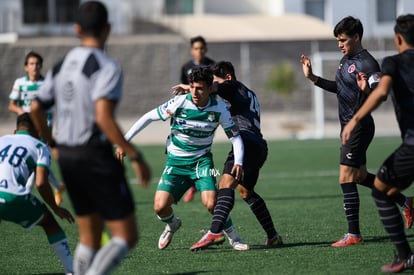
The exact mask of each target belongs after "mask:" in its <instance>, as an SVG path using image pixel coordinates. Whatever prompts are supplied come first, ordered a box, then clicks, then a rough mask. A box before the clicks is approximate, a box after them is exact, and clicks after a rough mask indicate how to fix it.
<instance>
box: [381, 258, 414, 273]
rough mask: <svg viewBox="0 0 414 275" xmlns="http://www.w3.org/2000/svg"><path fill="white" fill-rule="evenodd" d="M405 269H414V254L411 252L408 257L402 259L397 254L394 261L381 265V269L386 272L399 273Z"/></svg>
mask: <svg viewBox="0 0 414 275" xmlns="http://www.w3.org/2000/svg"><path fill="white" fill-rule="evenodd" d="M404 269H414V255H413V254H411V255H410V256H408V258H407V259H405V260H401V259H400V258H399V257H398V255H395V258H394V261H392V263H390V264H387V265H384V266H382V267H381V271H382V272H384V273H399V272H401V271H403V270H404Z"/></svg>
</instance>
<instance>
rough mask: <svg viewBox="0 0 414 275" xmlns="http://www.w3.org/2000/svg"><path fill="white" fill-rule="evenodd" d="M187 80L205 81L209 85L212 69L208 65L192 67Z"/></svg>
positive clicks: (211, 79)
mask: <svg viewBox="0 0 414 275" xmlns="http://www.w3.org/2000/svg"><path fill="white" fill-rule="evenodd" d="M188 81H189V82H190V83H194V82H205V83H206V84H207V86H209V87H210V86H211V85H212V84H213V71H212V70H211V69H210V67H197V68H194V69H193V70H192V72H191V73H190V75H189V76H188Z"/></svg>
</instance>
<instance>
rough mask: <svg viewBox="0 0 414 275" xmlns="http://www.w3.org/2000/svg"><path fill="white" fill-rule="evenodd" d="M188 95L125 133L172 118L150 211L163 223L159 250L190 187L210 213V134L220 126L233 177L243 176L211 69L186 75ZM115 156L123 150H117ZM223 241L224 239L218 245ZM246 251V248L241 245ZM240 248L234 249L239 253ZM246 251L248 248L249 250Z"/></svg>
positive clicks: (233, 130) (230, 230)
mask: <svg viewBox="0 0 414 275" xmlns="http://www.w3.org/2000/svg"><path fill="white" fill-rule="evenodd" d="M189 80H190V93H189V94H185V95H178V96H175V97H174V98H172V99H170V100H169V101H168V102H166V103H164V104H162V105H160V106H158V107H157V108H155V109H153V110H151V111H149V112H147V113H146V114H144V115H143V116H142V117H141V118H140V119H138V121H137V122H135V124H134V125H133V126H132V127H131V129H129V130H128V132H127V133H126V134H125V138H126V139H127V140H130V139H131V138H132V137H134V136H135V135H136V134H137V133H139V132H140V131H141V130H143V129H144V128H145V127H146V126H147V125H148V124H150V123H151V122H152V121H156V120H163V121H166V120H168V119H169V118H171V120H172V123H171V126H170V128H171V133H170V135H169V136H168V139H167V144H166V145H167V156H168V158H167V163H166V165H165V168H164V171H163V173H162V175H161V179H160V181H159V183H158V186H157V191H156V193H155V198H154V210H155V213H156V214H157V216H158V218H159V219H160V220H161V221H162V222H164V223H166V226H165V229H164V231H163V233H162V234H161V236H160V238H159V241H158V248H159V249H164V248H166V247H167V246H168V245H169V244H170V242H171V240H172V237H173V235H174V233H175V232H176V231H177V230H178V229H179V228H180V226H181V220H180V219H179V218H177V217H176V216H175V214H174V211H173V208H172V205H173V204H176V203H178V201H180V199H181V197H182V196H183V194H184V193H185V192H186V191H187V189H188V188H190V187H191V186H192V185H195V186H196V188H197V190H198V191H200V193H201V201H202V203H203V205H204V206H205V207H206V208H207V210H208V211H209V212H210V213H212V211H213V209H214V206H215V203H216V176H217V175H218V174H219V170H218V169H216V168H215V167H214V163H213V156H212V153H211V146H212V143H213V138H214V133H215V131H216V129H217V127H218V126H219V125H221V126H222V127H223V129H224V131H225V133H226V135H227V137H228V138H229V139H230V141H231V142H232V144H233V147H234V155H235V161H234V166H233V169H232V173H233V174H234V176H235V177H236V178H237V179H242V177H243V167H242V165H243V154H244V149H243V142H242V139H241V137H240V135H239V131H238V128H237V127H236V125H235V124H234V122H233V120H232V118H231V114H230V112H229V110H228V109H227V106H226V104H225V103H224V102H223V101H222V100H219V99H217V98H216V97H215V96H213V95H210V93H211V90H212V83H213V74H212V71H211V69H210V68H207V67H200V68H196V69H194V70H193V71H192V72H191V74H190V76H189ZM117 153H118V157H120V158H121V157H122V155H123V154H122V153H123V152H122V151H121V150H117ZM224 230H225V232H226V233H227V236H228V238H229V241H230V243H232V241H234V240H236V241H238V242H239V243H241V240H240V237H239V236H238V235H237V232H236V230H235V228H234V226H233V225H232V222H231V219H230V218H229V219H228V220H227V222H226V225H225V226H224ZM223 242H224V237H223V238H221V239H220V240H218V241H217V244H221V243H223ZM244 245H245V246H247V245H246V244H244ZM239 247H240V246H236V247H235V246H234V245H233V248H234V249H237V250H246V249H239ZM247 248H248V246H247Z"/></svg>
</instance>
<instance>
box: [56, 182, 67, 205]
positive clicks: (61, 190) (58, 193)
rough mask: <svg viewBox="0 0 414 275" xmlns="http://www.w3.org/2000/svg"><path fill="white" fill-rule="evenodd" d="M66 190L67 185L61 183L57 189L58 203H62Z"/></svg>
mask: <svg viewBox="0 0 414 275" xmlns="http://www.w3.org/2000/svg"><path fill="white" fill-rule="evenodd" d="M64 191H65V185H64V184H63V183H61V187H60V189H56V190H55V202H56V205H60V204H61V203H62V200H63V199H62V194H63V192H64Z"/></svg>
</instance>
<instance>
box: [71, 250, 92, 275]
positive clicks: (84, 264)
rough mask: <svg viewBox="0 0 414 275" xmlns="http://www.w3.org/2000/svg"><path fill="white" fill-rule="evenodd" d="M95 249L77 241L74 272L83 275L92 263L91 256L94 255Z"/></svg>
mask: <svg viewBox="0 0 414 275" xmlns="http://www.w3.org/2000/svg"><path fill="white" fill-rule="evenodd" d="M96 252H97V251H96V250H95V249H92V248H90V247H87V246H86V245H83V244H81V243H78V245H77V246H76V250H75V261H74V268H75V274H77V275H84V274H86V271H87V270H88V269H89V267H90V265H91V264H92V261H93V258H94V257H95V255H96Z"/></svg>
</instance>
